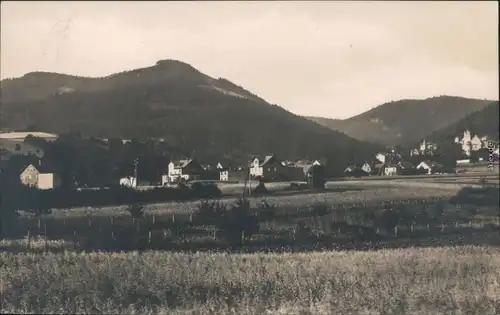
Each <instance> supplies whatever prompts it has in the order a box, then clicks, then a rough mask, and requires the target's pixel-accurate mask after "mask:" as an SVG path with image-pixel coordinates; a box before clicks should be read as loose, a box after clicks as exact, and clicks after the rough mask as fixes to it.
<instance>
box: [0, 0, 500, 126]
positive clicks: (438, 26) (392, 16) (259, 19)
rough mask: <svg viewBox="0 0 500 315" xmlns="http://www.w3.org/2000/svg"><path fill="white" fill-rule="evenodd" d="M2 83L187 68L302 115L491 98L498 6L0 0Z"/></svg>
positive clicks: (495, 91) (474, 3)
mask: <svg viewBox="0 0 500 315" xmlns="http://www.w3.org/2000/svg"><path fill="white" fill-rule="evenodd" d="M0 21H1V22H0V23H1V29H0V30H1V42H0V44H1V46H0V59H1V60H0V77H1V78H2V79H4V78H11V77H20V76H22V75H24V74H26V73H28V72H33V71H48V72H58V73H66V74H73V75H80V76H92V77H97V76H106V75H109V74H112V73H115V72H121V71H124V70H130V69H135V68H142V67H148V66H151V65H154V64H155V63H156V61H158V60H162V59H176V60H181V61H184V62H187V63H189V64H191V65H192V66H193V67H195V68H197V69H198V70H200V71H201V72H203V73H205V74H207V75H210V76H212V77H215V78H218V77H223V78H227V79H229V80H230V81H232V82H233V83H235V84H237V85H240V86H243V87H244V88H245V89H247V90H249V91H251V92H252V93H255V94H257V95H259V96H260V97H262V98H264V99H265V100H267V101H268V102H270V103H273V104H278V105H280V106H281V107H283V108H285V109H287V110H289V111H291V112H293V113H295V114H299V115H309V116H322V117H329V118H348V117H351V116H354V115H356V114H359V113H362V112H364V111H366V110H369V109H370V108H373V107H375V106H377V105H380V104H382V103H385V102H389V101H392V100H399V99H407V98H419V99H420V98H427V97H433V96H439V95H454V96H464V97H473V98H480V99H485V98H486V99H495V100H498V94H499V82H498V81H499V68H498V3H497V1H485V2H480V1H471V2H468V1H460V2H438V1H435V2H431V1H430V2H424V1H422V2H420V1H419V2H407V1H393V2H375V1H366V2H361V1H360V2H351V1H318V2H315V1H304V2H300V1H290V2H287V1H279V2H271V1H262V2H258V1H252V2H245V1H236V2H229V1H220V2H194V1H193V2H191V1H189V2H148V1H140V2H134V1H131V2H125V1H123V2H122V1H116V2H99V1H96V2H85V1H82V2H72V1H61V2H50V1H47V2H43V1H36V2H30V1H22V2H21V1H19V2H16V1H2V2H1V20H0Z"/></svg>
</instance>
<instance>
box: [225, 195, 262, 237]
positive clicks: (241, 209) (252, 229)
mask: <svg viewBox="0 0 500 315" xmlns="http://www.w3.org/2000/svg"><path fill="white" fill-rule="evenodd" d="M219 228H220V229H222V230H224V232H225V235H226V239H227V241H228V242H229V243H231V244H237V245H241V244H242V243H243V238H246V237H250V236H252V235H253V234H255V233H257V232H258V231H259V220H258V218H257V217H256V216H255V215H253V214H252V213H251V211H250V201H249V200H248V199H244V198H240V199H238V200H237V201H236V203H235V204H234V205H233V206H232V207H231V209H230V210H229V211H227V212H226V213H225V214H224V215H223V217H222V222H221V224H220V225H219Z"/></svg>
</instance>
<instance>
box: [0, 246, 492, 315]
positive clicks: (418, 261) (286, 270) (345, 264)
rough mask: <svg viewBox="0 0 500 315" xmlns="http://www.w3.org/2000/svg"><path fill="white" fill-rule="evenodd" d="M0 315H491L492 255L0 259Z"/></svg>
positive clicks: (473, 250) (476, 251)
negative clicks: (16, 314) (90, 314)
mask: <svg viewBox="0 0 500 315" xmlns="http://www.w3.org/2000/svg"><path fill="white" fill-rule="evenodd" d="M0 272H1V277H2V281H1V282H0V285H1V286H2V287H1V288H0V289H1V292H2V295H1V301H0V305H1V311H2V312H3V313H9V312H12V313H21V312H23V313H24V312H36V313H94V314H97V313H109V314H117V313H127V314H133V313H141V314H145V313H146V314H152V313H155V314H167V313H168V314H181V313H182V314H451V313H454V314H459V313H460V314H498V312H499V311H500V249H498V248H493V247H450V248H441V249H405V250H382V251H378V252H351V253H348V252H337V253H332V252H325V253H309V254H251V255H250V254H247V255H244V254H200V253H197V254H173V253H162V252H146V253H143V254H137V253H129V254H105V253H95V254H76V253H65V254H47V255H33V254H0Z"/></svg>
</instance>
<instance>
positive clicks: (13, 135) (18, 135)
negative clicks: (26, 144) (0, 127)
mask: <svg viewBox="0 0 500 315" xmlns="http://www.w3.org/2000/svg"><path fill="white" fill-rule="evenodd" d="M29 135H31V136H33V137H38V138H42V139H44V140H45V141H54V140H57V139H58V138H59V136H58V135H56V134H53V133H47V132H36V131H33V132H4V133H0V139H5V140H10V141H18V142H23V141H24V140H25V139H26V138H27V137H28V136H29Z"/></svg>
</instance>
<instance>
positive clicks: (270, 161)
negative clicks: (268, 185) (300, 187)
mask: <svg viewBox="0 0 500 315" xmlns="http://www.w3.org/2000/svg"><path fill="white" fill-rule="evenodd" d="M249 167H250V177H251V178H258V177H262V178H265V179H268V180H275V179H278V178H280V177H282V176H286V175H287V170H286V167H285V166H283V164H282V163H281V161H280V160H278V159H277V158H276V157H275V156H274V155H267V156H266V157H264V158H263V159H262V158H261V159H259V158H258V157H254V158H253V159H252V160H251V161H250V166H249Z"/></svg>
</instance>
